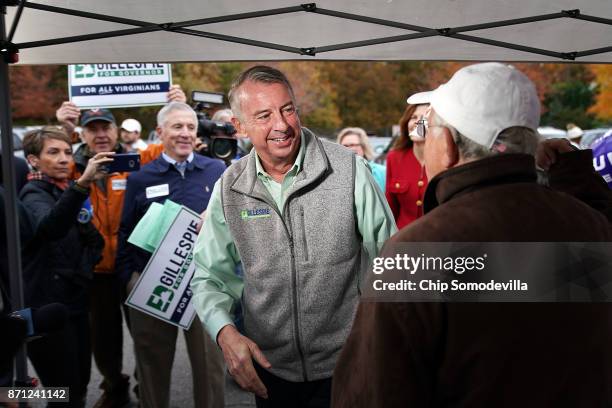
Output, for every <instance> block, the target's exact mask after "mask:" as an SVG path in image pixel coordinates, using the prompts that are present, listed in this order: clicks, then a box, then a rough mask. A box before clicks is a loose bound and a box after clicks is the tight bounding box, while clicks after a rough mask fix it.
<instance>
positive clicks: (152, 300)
mask: <svg viewBox="0 0 612 408" xmlns="http://www.w3.org/2000/svg"><path fill="white" fill-rule="evenodd" d="M173 298H174V292H173V291H172V290H170V289H168V288H167V287H165V286H161V285H159V286H156V287H155V289H153V293H152V294H151V297H149V300H147V306H151V307H152V308H154V309H157V310H159V311H160V312H162V313H166V310H168V307H169V306H170V302H171V301H172V299H173Z"/></svg>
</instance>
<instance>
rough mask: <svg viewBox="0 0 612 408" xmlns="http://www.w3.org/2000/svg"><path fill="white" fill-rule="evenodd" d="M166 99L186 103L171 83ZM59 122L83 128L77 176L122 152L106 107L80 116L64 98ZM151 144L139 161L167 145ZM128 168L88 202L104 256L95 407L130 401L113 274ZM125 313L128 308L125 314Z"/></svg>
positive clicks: (94, 323) (99, 273)
mask: <svg viewBox="0 0 612 408" xmlns="http://www.w3.org/2000/svg"><path fill="white" fill-rule="evenodd" d="M168 101H180V102H185V101H186V97H185V94H184V93H183V91H182V90H181V88H180V86H178V85H173V86H172V88H171V89H170V91H169V92H168ZM56 116H57V119H58V121H59V123H60V124H61V125H62V126H63V127H64V128H65V129H66V131H67V132H68V133H69V134H71V133H72V130H73V129H74V128H75V127H76V125H77V123H78V120H79V117H80V125H81V126H82V127H83V133H82V138H83V142H84V143H83V144H82V145H81V146H79V148H78V149H77V150H76V152H75V153H74V162H75V167H74V169H73V174H72V175H73V177H74V178H75V179H76V178H78V176H79V175H80V173H82V171H83V169H84V168H85V167H86V166H87V162H88V160H89V158H90V157H92V156H93V155H95V154H96V153H99V152H106V151H114V152H117V153H124V150H123V147H122V146H121V144H120V143H119V141H118V129H117V124H116V121H115V117H114V116H113V114H112V113H111V111H109V110H108V109H93V110H88V111H85V112H84V113H83V114H82V115H81V112H80V110H79V108H78V107H77V106H76V105H75V104H74V103H72V102H64V103H63V104H62V106H61V107H60V108H59V109H58V110H57V112H56ZM159 147H160V148H158V147H157V146H156V145H153V146H151V147H150V148H149V149H147V150H146V151H143V152H141V153H142V154H141V164H145V163H147V162H149V161H152V160H154V159H156V158H157V156H159V154H161V151H162V149H163V147H162V146H161V145H159ZM128 174H129V173H113V174H109V175H107V176H106V177H105V178H104V179H102V180H99V181H98V182H97V183H95V184H94V185H92V187H91V193H90V196H89V198H90V201H91V206H92V210H93V211H92V217H93V218H92V221H93V224H94V225H95V227H96V228H97V229H98V231H100V233H101V234H102V236H103V237H104V242H105V245H104V252H103V256H102V260H101V261H100V262H99V263H98V264H97V265H96V267H95V270H94V272H95V273H94V278H93V282H92V287H91V304H90V313H91V316H90V321H91V343H92V351H93V356H94V360H95V362H96V366H97V367H98V369H99V371H100V373H101V374H102V376H103V377H104V380H103V381H102V384H100V388H102V389H103V390H104V393H103V394H102V396H101V398H100V399H99V400H98V401H97V402H96V404H95V405H94V407H95V408H115V407H121V406H123V405H125V404H127V403H128V402H129V400H130V398H129V376H127V375H125V374H123V373H122V362H123V327H122V317H121V305H122V303H123V300H124V298H125V293H124V288H123V287H122V285H121V284H120V281H119V279H118V277H117V275H116V274H115V256H116V254H117V234H118V231H119V223H120V221H121V210H122V208H123V197H124V193H125V187H126V183H127V176H128ZM126 316H127V313H126Z"/></svg>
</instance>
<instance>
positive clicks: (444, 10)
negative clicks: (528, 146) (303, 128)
mask: <svg viewBox="0 0 612 408" xmlns="http://www.w3.org/2000/svg"><path fill="white" fill-rule="evenodd" d="M14 1H17V0H14ZM62 13H65V14H62ZM15 14H17V7H11V8H9V13H8V22H10V23H11V24H12V22H13V21H14V20H15V18H14V17H15ZM88 36H92V37H93V38H100V39H96V40H89V41H82V40H85V39H87V38H91V37H88ZM110 36H112V37H111V38H104V37H110ZM611 39H612V3H610V0H581V1H577V0H513V1H508V0H427V1H423V0H420V1H406V0H323V1H319V2H317V3H310V4H303V5H301V4H300V3H298V2H293V1H291V0H261V1H257V2H253V1H245V0H229V1H227V0H226V1H220V0H214V1H207V2H202V1H198V0H181V1H177V2H173V3H171V4H170V3H169V2H168V1H167V0H146V1H144V0H124V1H107V2H101V1H93V0H80V1H69V0H47V1H44V2H40V3H29V2H28V3H25V7H24V8H23V13H21V18H20V21H19V24H18V28H17V29H16V31H15V35H14V37H13V38H12V39H10V40H11V41H12V43H14V44H15V45H16V47H17V48H18V49H19V50H20V61H21V63H25V64H67V63H95V62H136V61H142V62H152V61H155V62H158V61H163V62H180V61H182V62H190V61H230V60H243V61H244V60H287V59H306V60H312V59H335V60H504V61H563V60H576V61H579V62H612V41H611ZM66 41H75V42H71V43H63V42H66ZM53 44H56V45H53Z"/></svg>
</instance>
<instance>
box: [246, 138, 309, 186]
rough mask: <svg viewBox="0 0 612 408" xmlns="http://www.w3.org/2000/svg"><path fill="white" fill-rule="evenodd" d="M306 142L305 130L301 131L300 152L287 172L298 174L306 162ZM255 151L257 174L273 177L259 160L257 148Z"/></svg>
mask: <svg viewBox="0 0 612 408" xmlns="http://www.w3.org/2000/svg"><path fill="white" fill-rule="evenodd" d="M304 144H305V142H304V132H300V149H299V150H298V154H297V156H296V157H295V162H294V163H293V166H291V168H290V169H289V171H288V172H287V173H289V172H292V171H293V172H294V173H295V174H298V173H299V172H300V170H301V169H302V165H303V164H304ZM253 151H254V152H255V169H256V170H257V175H258V176H263V177H266V178H269V179H271V178H272V176H270V175H269V174H268V173H267V172H266V171H265V170H264V168H263V166H262V165H261V161H260V160H259V156H258V155H257V151H256V150H255V149H253Z"/></svg>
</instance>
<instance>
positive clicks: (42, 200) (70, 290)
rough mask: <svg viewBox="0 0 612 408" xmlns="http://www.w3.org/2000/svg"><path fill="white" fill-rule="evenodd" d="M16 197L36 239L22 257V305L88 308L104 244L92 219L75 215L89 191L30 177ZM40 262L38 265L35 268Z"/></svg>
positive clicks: (85, 309)
mask: <svg viewBox="0 0 612 408" xmlns="http://www.w3.org/2000/svg"><path fill="white" fill-rule="evenodd" d="M20 198H21V200H22V202H23V204H24V206H25V207H26V208H27V210H28V211H29V213H30V216H31V218H32V222H33V224H34V225H33V227H34V239H33V240H32V241H31V242H30V244H29V248H28V250H29V251H31V252H33V255H32V256H30V257H26V258H25V259H24V286H25V290H24V292H25V301H26V305H28V306H41V305H44V304H46V303H50V302H60V303H64V304H66V305H67V306H68V307H69V308H70V309H71V310H72V311H73V312H86V311H87V308H88V304H87V302H88V298H87V293H88V287H89V283H90V281H91V279H92V276H93V268H94V266H95V264H96V263H97V262H98V261H99V260H100V257H101V254H102V249H103V247H104V240H103V239H102V236H101V235H100V233H99V232H98V231H97V230H96V229H95V227H94V226H93V224H92V223H91V222H87V223H85V224H81V223H79V222H78V220H77V216H78V214H79V211H80V209H81V206H82V204H83V202H84V201H85V199H86V198H87V194H84V193H82V192H80V191H78V190H77V189H75V188H74V187H69V188H68V189H66V190H65V191H62V190H61V189H60V188H58V187H57V186H55V185H53V184H51V183H49V182H46V181H43V180H32V181H30V182H29V183H28V184H26V185H25V186H24V187H23V189H22V190H21V194H20ZM39 263H40V265H42V267H40V268H37V267H36V265H37V264H39Z"/></svg>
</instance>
